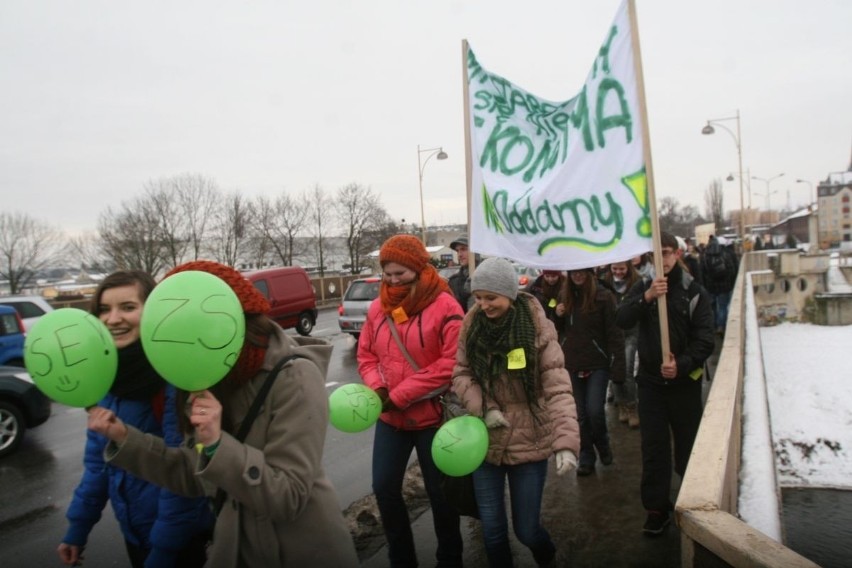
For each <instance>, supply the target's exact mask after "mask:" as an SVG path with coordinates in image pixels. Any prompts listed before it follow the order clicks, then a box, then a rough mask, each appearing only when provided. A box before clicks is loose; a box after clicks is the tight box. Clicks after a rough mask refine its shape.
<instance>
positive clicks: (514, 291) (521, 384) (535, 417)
mask: <svg viewBox="0 0 852 568" xmlns="http://www.w3.org/2000/svg"><path fill="white" fill-rule="evenodd" d="M471 290H472V291H473V294H474V297H475V298H476V305H475V306H474V307H473V308H471V310H470V311H469V312H468V313H467V315H466V316H465V320H464V323H463V324H462V331H461V335H460V336H459V347H458V353H457V363H456V367H455V369H454V370H453V390H454V391H455V392H456V394H457V395H458V396H459V398H460V399H461V401H462V403H463V404H464V406H465V408H466V409H467V410H468V411H469V412H470V413H471V414H472V415H473V416H481V417H483V418H484V420H485V425H486V426H487V427H488V434H489V445H488V453H487V454H486V457H485V461H484V462H483V464H482V465H481V466H480V467H479V468H478V469H477V470H476V471H474V472H473V483H474V490H475V493H476V501H477V504H478V506H479V515H480V519H481V521H482V537H483V541H484V543H485V552H486V554H487V556H488V565H489V566H492V567H497V566H512V565H513V560H512V552H511V549H510V546H509V529H508V521H507V517H506V507H505V484H506V479H507V478H508V480H509V493H510V500H511V506H512V521H513V525H514V530H515V535H516V536H517V537H518V540H520V541H521V543H522V544H523V545H524V546H526V547H528V548H529V549H530V550H531V551H532V554H533V557H534V558H535V561H536V563H537V564H538V565H539V566H555V565H556V563H555V562H556V560H555V556H556V546H555V545H554V543H553V541H552V540H551V538H550V535H549V534H548V532H547V530H546V529H545V528H544V527H543V526H542V524H541V500H542V495H543V492H544V483H545V480H546V478H547V460H548V458H549V457H550V456H551V454H554V455H555V457H556V473H557V474H558V475H564V474H566V473H568V472H570V471H571V470H572V469H574V468H575V467H576V465H577V454H578V453H579V450H580V434H579V426H578V424H577V409H576V407H575V405H574V397H573V395H572V392H571V380H570V378H569V377H568V372H567V371H566V370H565V365H564V359H563V354H562V349H561V348H560V347H559V342H558V341H557V337H556V328H555V327H554V325H553V322H551V321H550V320H548V319H547V317H545V314H544V309H543V308H542V307H541V305H540V304H539V302H537V301H536V300H535V299H534V298H533V297H532V296H531V295H530V294H527V293H525V292H519V291H518V281H517V275H516V273H515V270H514V268H513V267H512V264H511V263H510V262H509V261H507V260H505V259H503V258H496V257H494V258H488V259H485V260H484V261H482V264H480V266H479V268H477V269H476V272H474V273H473V277H472V279H471Z"/></svg>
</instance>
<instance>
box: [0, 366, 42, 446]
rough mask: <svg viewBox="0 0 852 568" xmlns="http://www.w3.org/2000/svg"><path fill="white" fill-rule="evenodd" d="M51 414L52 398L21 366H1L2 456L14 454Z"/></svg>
mask: <svg viewBox="0 0 852 568" xmlns="http://www.w3.org/2000/svg"><path fill="white" fill-rule="evenodd" d="M49 417H50V399H49V398H47V397H46V396H44V394H42V392H41V391H40V390H38V388H37V387H36V386H35V384H34V383H33V380H32V378H31V377H30V375H29V374H28V373H27V372H26V371H25V370H24V369H21V368H20V367H7V366H0V457H3V456H5V455H8V454H11V453H12V452H14V451H15V450H16V449H17V448H18V446H19V445H20V444H21V440H23V439H24V432H25V431H26V430H27V429H28V428H35V427H36V426H38V425H40V424H44V422H45V421H46V420H47V419H48V418H49Z"/></svg>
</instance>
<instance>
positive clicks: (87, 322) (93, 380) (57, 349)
mask: <svg viewBox="0 0 852 568" xmlns="http://www.w3.org/2000/svg"><path fill="white" fill-rule="evenodd" d="M117 351H118V350H117V349H116V347H115V343H114V342H113V340H112V336H111V335H110V334H109V331H108V330H107V328H106V326H105V325H104V324H103V323H102V322H101V320H99V319H98V318H96V317H95V316H93V315H92V314H90V313H88V312H84V311H83V310H78V309H76V308H61V309H58V310H54V311H52V312H48V313H46V314H45V315H43V316H41V317H40V318H39V319H38V321H36V323H35V325H33V328H32V329H31V330H30V331H29V332H28V333H27V338H26V340H25V341H24V364H25V365H26V367H27V371H28V372H29V374H30V376H32V378H33V382H34V383H35V385H36V386H37V387H38V388H39V390H40V391H41V392H43V393H44V394H45V395H47V396H48V397H49V398H51V399H52V400H55V401H56V402H59V403H62V404H67V405H68V406H78V407H83V408H85V407H87V406H92V405H94V404H97V403H98V401H99V400H101V399H102V398H103V397H104V395H106V393H107V392H109V389H110V387H111V386H112V383H113V381H114V380H115V372H116V370H118V352H117Z"/></svg>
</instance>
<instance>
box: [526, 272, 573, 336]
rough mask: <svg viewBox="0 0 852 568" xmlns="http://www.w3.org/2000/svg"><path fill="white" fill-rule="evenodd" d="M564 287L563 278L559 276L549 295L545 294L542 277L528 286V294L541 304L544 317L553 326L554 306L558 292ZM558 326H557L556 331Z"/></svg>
mask: <svg viewBox="0 0 852 568" xmlns="http://www.w3.org/2000/svg"><path fill="white" fill-rule="evenodd" d="M564 286H565V276H564V275H560V276H559V280H557V284H556V285H555V286H553V287H552V289H551V290H550V293H547V292H545V282H544V275H541V276H539V277H538V278H536V279H535V281H533V283H532V284H530V287H529V290H528V292H529V293H530V294H532V295H533V296H534V297H535V299H536V300H538V303H539V304H541V307H542V308H544V315H546V316H547V319H549V320H550V321H552V322H553V323H554V324H555V323H556V318H557V316H556V304H557V303H558V302H559V299H558V296H559V291H560V290H562V288H563V287H564ZM558 329H559V326H558V325H557V330H558Z"/></svg>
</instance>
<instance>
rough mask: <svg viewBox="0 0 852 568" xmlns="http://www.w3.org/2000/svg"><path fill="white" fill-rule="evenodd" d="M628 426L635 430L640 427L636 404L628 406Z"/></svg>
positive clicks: (632, 403)
mask: <svg viewBox="0 0 852 568" xmlns="http://www.w3.org/2000/svg"><path fill="white" fill-rule="evenodd" d="M627 425H628V426H630V427H631V428H633V429H636V428H638V427H639V411H638V410H637V409H636V403H635V402H631V403H629V404H628V405H627Z"/></svg>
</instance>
